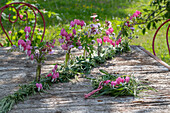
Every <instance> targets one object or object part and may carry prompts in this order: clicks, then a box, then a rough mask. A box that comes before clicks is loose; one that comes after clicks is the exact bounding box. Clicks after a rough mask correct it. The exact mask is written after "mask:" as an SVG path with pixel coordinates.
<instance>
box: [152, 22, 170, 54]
mask: <svg viewBox="0 0 170 113" xmlns="http://www.w3.org/2000/svg"><path fill="white" fill-rule="evenodd" d="M169 21H170V19H168V20H166V21H165V22H164V23H162V24H161V25H160V26H159V28H158V29H157V30H156V32H155V35H154V37H153V42H152V50H153V53H154V55H155V56H156V53H155V38H156V35H157V33H158V31H159V30H160V28H161V27H162V26H164V25H165V24H166V23H168V22H169ZM169 28H170V24H169V25H168V28H167V31H166V42H167V46H168V51H169V55H170V48H169V41H168V32H169Z"/></svg>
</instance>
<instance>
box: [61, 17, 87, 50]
mask: <svg viewBox="0 0 170 113" xmlns="http://www.w3.org/2000/svg"><path fill="white" fill-rule="evenodd" d="M75 24H76V25H80V26H81V27H83V26H84V25H85V22H84V21H80V20H78V19H74V21H71V23H70V27H74V26H75ZM60 35H61V36H62V38H59V42H60V43H61V44H62V45H61V47H62V49H63V50H70V49H71V48H73V47H74V45H73V41H72V40H73V39H74V37H75V36H76V30H75V29H73V30H72V33H67V31H66V30H65V29H64V28H62V29H61V32H60ZM76 47H78V49H82V46H81V42H80V41H79V40H77V42H76Z"/></svg>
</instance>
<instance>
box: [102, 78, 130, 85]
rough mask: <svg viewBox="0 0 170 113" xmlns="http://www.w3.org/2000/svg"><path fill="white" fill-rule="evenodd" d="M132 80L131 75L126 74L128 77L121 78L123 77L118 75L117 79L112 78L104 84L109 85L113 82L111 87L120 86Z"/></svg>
mask: <svg viewBox="0 0 170 113" xmlns="http://www.w3.org/2000/svg"><path fill="white" fill-rule="evenodd" d="M129 80H130V77H128V76H126V78H121V77H118V78H117V79H116V80H115V81H111V80H106V81H104V82H103V84H104V86H105V85H108V84H109V83H111V87H113V88H114V87H118V85H119V84H122V85H123V84H125V83H128V82H129Z"/></svg>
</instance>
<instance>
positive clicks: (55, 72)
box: [46, 64, 59, 82]
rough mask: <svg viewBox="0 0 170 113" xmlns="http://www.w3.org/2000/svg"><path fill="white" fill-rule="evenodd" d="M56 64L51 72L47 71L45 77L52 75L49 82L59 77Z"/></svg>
mask: <svg viewBox="0 0 170 113" xmlns="http://www.w3.org/2000/svg"><path fill="white" fill-rule="evenodd" d="M57 67H58V66H57V64H56V65H55V66H54V68H53V69H52V73H49V74H48V75H47V76H46V77H52V79H51V82H54V81H56V79H57V78H59V72H57V71H56V70H57Z"/></svg>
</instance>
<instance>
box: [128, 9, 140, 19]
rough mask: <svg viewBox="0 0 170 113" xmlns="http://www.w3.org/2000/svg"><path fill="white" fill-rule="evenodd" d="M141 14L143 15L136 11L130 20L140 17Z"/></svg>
mask: <svg viewBox="0 0 170 113" xmlns="http://www.w3.org/2000/svg"><path fill="white" fill-rule="evenodd" d="M140 14H141V12H140V11H136V12H135V13H134V14H133V15H132V16H131V17H130V20H132V19H133V18H134V17H135V18H137V17H139V15H140Z"/></svg>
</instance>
